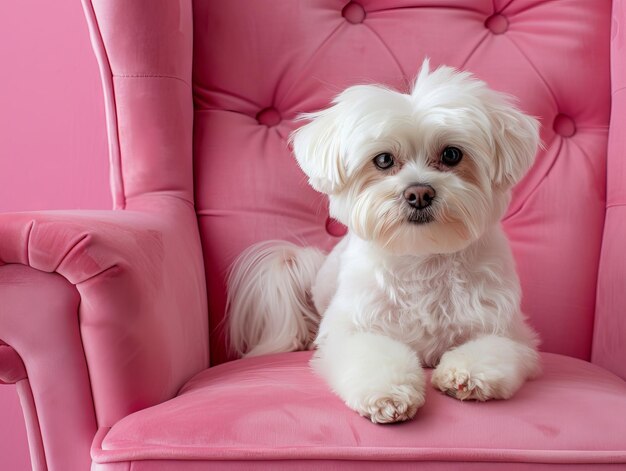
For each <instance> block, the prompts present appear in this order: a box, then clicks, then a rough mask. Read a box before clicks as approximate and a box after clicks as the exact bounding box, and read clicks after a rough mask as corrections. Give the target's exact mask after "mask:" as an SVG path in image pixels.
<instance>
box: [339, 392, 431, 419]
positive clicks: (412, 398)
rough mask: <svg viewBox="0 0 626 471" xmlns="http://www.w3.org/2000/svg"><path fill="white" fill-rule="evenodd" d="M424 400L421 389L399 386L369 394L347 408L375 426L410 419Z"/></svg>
mask: <svg viewBox="0 0 626 471" xmlns="http://www.w3.org/2000/svg"><path fill="white" fill-rule="evenodd" d="M425 399H426V395H425V393H424V388H423V387H420V388H418V387H415V386H412V385H401V386H393V387H391V388H390V389H389V390H388V391H381V392H373V393H370V394H369V395H367V396H365V397H364V398H361V399H359V400H357V401H355V402H353V403H351V404H350V403H349V404H348V406H349V407H351V408H352V409H354V410H356V411H357V412H358V413H359V414H360V415H362V416H363V417H367V418H368V419H370V420H371V421H372V422H374V423H375V424H390V423H393V422H404V421H405V420H409V419H412V418H413V417H414V416H415V414H416V412H417V410H418V409H419V408H420V407H422V406H423V405H424V401H425Z"/></svg>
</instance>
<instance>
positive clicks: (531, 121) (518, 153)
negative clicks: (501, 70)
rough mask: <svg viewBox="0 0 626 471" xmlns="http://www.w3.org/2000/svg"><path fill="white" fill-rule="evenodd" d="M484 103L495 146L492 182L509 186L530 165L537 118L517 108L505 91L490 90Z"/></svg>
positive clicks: (532, 157) (534, 148)
mask: <svg viewBox="0 0 626 471" xmlns="http://www.w3.org/2000/svg"><path fill="white" fill-rule="evenodd" d="M489 101H490V103H489V104H488V113H489V120H490V121H491V129H492V133H493V139H494V146H495V165H494V166H493V167H492V175H491V177H492V178H491V179H492V181H493V182H494V184H496V185H498V186H502V187H504V188H507V189H508V188H511V187H512V186H513V185H515V184H516V183H518V182H519V181H520V180H521V179H522V177H523V176H524V175H525V174H526V172H527V171H528V170H529V169H530V167H531V166H532V164H533V162H534V160H535V155H536V153H537V149H538V147H539V145H540V143H539V121H537V119H535V118H533V117H531V116H527V115H525V114H524V113H522V112H521V111H519V110H518V109H517V108H516V107H515V106H513V105H512V104H511V102H510V99H509V98H508V97H507V96H506V95H502V94H500V93H497V92H494V96H493V97H492V99H491V100H489Z"/></svg>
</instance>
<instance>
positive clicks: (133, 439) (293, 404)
mask: <svg viewBox="0 0 626 471" xmlns="http://www.w3.org/2000/svg"><path fill="white" fill-rule="evenodd" d="M310 356H311V354H310V353H309V352H298V353H287V354H278V355H272V356H265V357H257V358H252V359H245V360H237V361H234V362H229V363H227V364H224V365H220V366H217V367H214V368H211V369H209V370H207V371H204V372H202V373H200V374H199V375H197V376H196V377H194V378H193V379H192V380H191V381H189V383H187V384H186V385H185V386H184V387H183V388H182V390H181V392H180V394H179V396H178V397H176V398H175V399H172V400H171V401H168V402H166V403H164V404H161V405H158V406H155V407H153V408H150V409H145V410H142V411H140V412H137V413H135V414H133V415H130V416H128V417H126V418H124V419H123V420H121V421H120V422H118V423H117V424H116V425H114V426H113V428H111V430H110V431H108V433H106V430H105V431H102V430H101V433H100V438H99V439H96V442H94V446H95V447H94V449H93V451H92V454H93V457H94V459H95V460H96V461H97V462H99V463H105V462H109V461H112V462H115V461H136V460H162V459H168V460H172V459H182V460H207V461H214V460H217V461H219V460H229V461H244V462H245V461H248V462H257V461H264V460H268V459H269V460H306V459H309V460H313V461H315V460H347V461H361V460H364V461H368V460H374V461H391V462H397V461H400V462H401V461H413V462H420V464H421V462H441V461H454V462H457V464H458V469H462V467H461V462H468V461H481V462H494V461H495V462H507V463H509V462H510V463H554V464H564V463H571V464H573V463H587V464H601V463H607V464H610V463H626V441H625V440H624V437H625V436H626V422H624V421H623V420H616V417H624V416H626V383H625V382H624V381H622V380H621V379H620V378H618V377H616V376H614V375H613V374H611V373H608V372H607V371H605V370H603V369H602V368H599V367H597V366H594V365H592V364H590V363H587V362H585V361H582V360H578V359H573V358H570V357H566V356H562V355H556V354H544V356H543V364H544V370H545V371H544V374H543V376H542V377H541V378H539V379H537V380H535V381H531V382H529V383H527V384H526V385H525V386H524V387H523V388H522V390H521V391H520V392H519V393H518V394H517V395H516V396H515V397H514V398H513V399H511V400H508V401H491V402H486V403H479V402H465V403H464V402H460V401H458V400H456V399H452V398H450V397H448V396H446V395H444V394H442V393H440V392H438V391H436V390H435V389H434V388H429V389H428V391H427V398H426V405H425V406H424V407H423V408H422V409H420V410H419V411H418V414H417V416H416V418H415V419H414V420H413V421H410V422H406V423H403V424H396V425H391V426H380V425H376V424H373V423H371V422H370V421H369V420H367V419H364V418H362V417H360V416H358V415H357V414H356V413H354V412H353V411H351V410H349V409H348V408H347V407H346V406H345V405H344V404H343V403H342V401H341V400H340V399H339V398H338V397H337V396H335V395H334V394H333V393H332V392H331V391H330V390H329V389H328V387H327V386H326V385H325V384H324V382H323V381H321V380H320V378H319V377H317V376H315V374H314V373H313V372H312V370H311V369H310V367H309V365H308V360H309V358H310ZM104 433H106V435H105V436H104ZM100 441H101V442H100ZM104 469H106V468H104ZM420 469H428V467H425V468H421V467H420Z"/></svg>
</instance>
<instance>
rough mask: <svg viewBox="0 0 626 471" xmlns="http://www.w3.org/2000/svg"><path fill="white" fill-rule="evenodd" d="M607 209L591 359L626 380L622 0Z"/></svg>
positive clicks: (616, 31) (620, 3)
mask: <svg viewBox="0 0 626 471" xmlns="http://www.w3.org/2000/svg"><path fill="white" fill-rule="evenodd" d="M611 28H612V29H611V90H612V96H611V102H612V110H611V131H610V134H609V149H608V151H609V152H608V163H607V170H608V171H607V175H608V181H607V201H606V205H607V209H606V221H605V225H604V241H603V245H602V257H601V259H600V275H599V279H598V301H597V308H596V316H595V329H594V337H593V356H592V360H593V362H594V363H597V364H598V365H602V366H604V367H605V368H608V369H610V370H611V371H613V372H615V373H617V374H619V375H620V376H621V377H622V378H625V379H626V361H625V360H626V309H625V306H626V289H624V287H625V286H626V1H624V0H615V1H614V2H613V21H612V25H611Z"/></svg>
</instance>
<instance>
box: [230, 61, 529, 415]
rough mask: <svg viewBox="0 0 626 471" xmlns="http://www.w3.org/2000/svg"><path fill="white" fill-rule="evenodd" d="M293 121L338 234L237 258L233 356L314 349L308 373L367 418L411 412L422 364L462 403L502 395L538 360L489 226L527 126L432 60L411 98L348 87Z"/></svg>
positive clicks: (524, 149) (525, 146) (504, 250)
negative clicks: (331, 244) (433, 66)
mask: <svg viewBox="0 0 626 471" xmlns="http://www.w3.org/2000/svg"><path fill="white" fill-rule="evenodd" d="M304 118H305V119H310V120H311V121H310V123H308V124H306V125H304V126H303V127H301V128H300V129H298V130H297V131H296V132H295V133H294V134H293V136H292V141H293V148H294V152H295V156H296V159H297V160H298V163H299V164H300V166H301V167H302V170H303V171H304V173H306V175H307V176H308V178H309V183H310V184H311V186H312V187H313V188H315V189H316V190H318V191H320V192H323V193H326V194H327V195H328V196H329V199H330V214H331V215H332V216H333V217H335V218H336V219H337V220H339V221H341V222H342V223H343V224H345V225H346V226H347V227H348V228H349V233H348V235H346V237H345V238H344V239H343V240H342V241H341V242H340V243H339V244H338V245H337V246H336V247H335V248H334V249H333V251H332V252H331V253H330V254H329V255H328V256H325V255H324V254H322V253H321V252H320V251H318V250H316V249H313V248H300V247H297V246H295V245H293V244H289V243H286V242H264V243H261V244H257V245H255V246H253V247H251V248H249V249H248V250H246V251H245V252H244V253H243V254H242V255H241V256H240V257H239V258H238V259H237V261H236V262H235V265H234V268H233V270H232V272H231V275H230V277H229V280H228V285H229V292H228V312H229V316H230V340H231V344H232V346H233V347H234V349H236V350H237V352H239V353H240V354H242V355H247V356H252V355H260V354H266V353H274V352H284V351H292V350H298V349H304V348H311V347H312V346H316V347H317V352H316V354H315V356H314V359H313V361H312V365H313V367H314V369H315V370H316V371H317V372H318V373H319V374H321V375H322V376H323V377H324V378H325V379H326V381H327V382H328V383H329V385H330V386H331V387H332V389H333V390H334V391H335V392H336V393H337V394H338V395H339V396H340V397H341V398H342V399H343V400H344V401H345V403H346V404H347V405H348V407H350V408H352V409H354V410H355V411H357V412H358V413H359V414H361V415H363V416H365V417H369V418H370V419H371V420H372V422H377V423H387V422H397V421H403V420H407V419H409V418H411V417H413V416H414V415H415V413H416V411H417V409H418V408H419V407H420V406H422V405H423V403H424V399H425V379H424V372H423V371H422V365H424V366H428V367H436V369H435V370H434V372H433V375H432V384H433V385H434V386H435V387H437V388H439V389H440V390H441V391H444V392H446V393H447V394H449V395H451V396H454V397H456V398H458V399H461V400H466V399H476V400H480V401H485V400H488V399H506V398H509V397H511V396H512V395H513V394H514V393H515V392H516V391H517V390H518V389H519V388H520V386H521V385H522V384H523V382H524V381H525V380H526V379H527V378H530V377H533V376H535V375H536V374H537V373H538V371H539V356H538V354H537V350H536V348H537V344H538V341H537V336H536V334H535V333H534V332H533V331H532V329H531V328H530V327H529V326H528V325H527V324H526V323H525V318H524V315H523V314H522V313H521V312H520V286H519V281H518V278H517V275H516V273H515V267H514V262H513V258H512V255H511V251H510V249H509V246H508V242H507V240H506V238H505V236H504V233H503V231H502V229H501V227H500V219H501V217H502V216H503V214H504V211H505V210H506V208H507V205H508V203H509V198H510V190H511V187H512V186H513V185H514V184H515V183H516V182H518V181H519V180H520V179H521V178H522V176H523V175H524V174H525V172H526V171H527V170H528V169H529V167H530V166H531V164H532V162H533V159H534V156H535V152H536V150H537V146H538V142H539V134H538V127H539V126H538V122H537V121H536V120H535V119H533V118H530V117H528V116H526V115H524V114H522V113H521V112H520V111H519V110H518V109H516V108H515V107H514V106H512V105H511V103H510V102H509V100H508V98H507V97H506V96H504V95H502V94H500V93H498V92H495V91H493V90H490V89H489V88H487V86H486V84H485V83H484V82H482V81H480V80H477V79H475V78H473V77H472V76H471V75H470V74H469V73H465V72H458V71H456V70H454V69H452V68H449V67H440V68H438V69H437V70H435V71H433V72H430V70H429V65H428V61H425V62H424V65H423V66H422V68H421V71H420V72H419V75H418V77H417V81H416V83H415V86H414V88H413V91H412V92H411V93H410V94H403V93H398V92H396V91H393V90H390V89H388V88H384V87H381V86H376V85H357V86H353V87H350V88H348V89H347V90H345V91H344V92H343V93H341V94H340V95H339V96H338V97H337V98H336V99H335V100H334V101H333V106H331V107H330V108H328V109H326V110H323V111H319V112H317V113H312V114H308V115H306V116H304ZM320 319H321V323H320ZM318 324H319V329H318Z"/></svg>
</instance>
